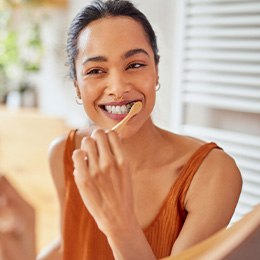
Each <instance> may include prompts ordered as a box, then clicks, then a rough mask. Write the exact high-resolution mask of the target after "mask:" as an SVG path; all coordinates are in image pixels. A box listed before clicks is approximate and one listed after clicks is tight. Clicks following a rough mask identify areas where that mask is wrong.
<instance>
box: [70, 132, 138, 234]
mask: <svg viewBox="0 0 260 260" xmlns="http://www.w3.org/2000/svg"><path fill="white" fill-rule="evenodd" d="M121 147H122V145H121V140H120V139H119V137H118V135H117V134H116V133H115V132H114V131H109V132H104V131H103V130H101V129H99V130H96V131H94V132H93V134H92V135H91V137H85V138H83V140H82V142H81V149H79V150H75V151H74V153H73V161H74V167H75V168H74V177H75V182H76V185H77V187H78V190H79V192H80V195H81V197H82V200H83V202H84V204H85V206H86V207H87V209H88V211H89V212H90V214H91V215H92V216H93V217H94V219H95V221H96V223H97V225H98V227H99V228H100V230H101V231H103V232H104V233H105V235H109V233H110V232H120V231H122V230H123V229H124V227H126V226H127V224H129V221H130V220H131V216H132V217H135V215H134V207H133V191H132V181H131V173H130V170H129V165H128V162H127V160H126V157H125V156H124V153H123V150H122V148H121ZM132 219H134V218H132Z"/></svg>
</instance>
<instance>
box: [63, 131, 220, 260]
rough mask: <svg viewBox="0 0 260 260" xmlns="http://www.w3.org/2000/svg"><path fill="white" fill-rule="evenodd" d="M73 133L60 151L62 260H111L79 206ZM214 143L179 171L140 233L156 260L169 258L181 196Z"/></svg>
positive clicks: (182, 213) (98, 233)
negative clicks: (63, 181) (63, 199)
mask: <svg viewBox="0 0 260 260" xmlns="http://www.w3.org/2000/svg"><path fill="white" fill-rule="evenodd" d="M75 133H76V130H73V131H71V132H70V134H69V136H68V139H67V141H66V146H65V151H64V166H65V185H66V195H65V196H66V197H65V205H64V221H63V249H64V251H63V252H64V257H63V259H64V260H110V259H111V260H112V259H114V257H113V253H112V250H111V248H110V246H109V244H108V241H107V238H106V236H105V235H104V234H103V233H102V232H101V231H100V230H99V229H98V226H97V224H96V222H95V220H94V219H93V217H92V216H91V215H90V213H89V212H88V210H87V209H86V207H85V205H84V204H83V202H82V200H81V197H80V194H79V192H78V189H77V187H76V184H75V182H74V177H73V162H72V158H71V157H72V152H73V150H74V149H75ZM214 148H219V147H218V146H217V145H216V144H215V143H206V144H204V145H202V146H201V147H200V148H199V149H198V150H197V151H196V152H195V153H194V154H193V155H192V156H191V158H190V159H189V160H188V162H187V163H186V164H185V165H184V167H183V168H182V170H181V172H180V175H179V177H178V179H177V180H176V182H175V183H174V184H173V186H172V187H171V189H170V192H169V194H168V195H167V197H166V199H165V201H164V203H163V204H162V206H161V209H160V211H159V212H158V214H157V216H156V217H155V219H154V220H153V221H152V223H151V224H150V225H149V226H148V227H146V228H145V229H144V230H143V232H144V234H145V236H146V238H147V241H148V242H149V244H150V246H151V248H152V250H153V252H154V254H155V256H156V258H157V259H158V258H162V257H167V256H169V255H170V254H171V249H172V246H173V244H174V242H175V240H176V239H177V237H178V235H179V233H180V230H181V228H182V226H183V224H184V221H185V219H186V216H187V212H186V210H185V208H184V200H185V195H186V193H187V191H188V189H189V186H190V183H191V181H192V178H193V176H194V175H195V173H196V171H197V169H198V168H199V167H200V165H201V163H202V162H203V160H204V158H205V157H206V156H207V155H208V154H209V153H210V151H211V150H212V149H214Z"/></svg>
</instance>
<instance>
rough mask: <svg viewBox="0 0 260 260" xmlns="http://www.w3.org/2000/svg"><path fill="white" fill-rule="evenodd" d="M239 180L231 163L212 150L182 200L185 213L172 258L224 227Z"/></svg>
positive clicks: (220, 153)
mask: <svg viewBox="0 0 260 260" xmlns="http://www.w3.org/2000/svg"><path fill="white" fill-rule="evenodd" d="M241 187H242V179H241V175H240V172H239V169H238V168H237V166H236V164H235V162H234V160H233V159H232V158H230V157H229V156H228V155H227V154H225V153H224V152H223V151H220V150H213V151H212V152H211V153H210V154H209V155H208V157H207V158H206V159H205V160H204V162H203V163H202V165H201V167H200V168H199V170H198V172H197V173H196V175H195V176H194V178H193V181H192V183H191V186H190V188H189V190H188V193H187V195H186V200H185V208H186V210H187V212H188V215H187V218H186V221H185V223H184V226H183V228H182V230H181V232H180V235H179V237H178V238H177V240H176V242H175V243H174V245H173V248H172V255H175V254H177V253H179V252H181V251H183V250H184V249H186V248H188V247H190V246H193V245H194V244H196V243H198V242H200V241H202V240H204V239H206V238H207V237H209V236H211V235H212V234H213V233H215V232H217V231H218V230H220V229H222V228H224V227H226V226H227V225H228V223H229V221H230V219H231V217H232V215H233V213H234V210H235V207H236V205H237V202H238V199H239V195H240V192H241Z"/></svg>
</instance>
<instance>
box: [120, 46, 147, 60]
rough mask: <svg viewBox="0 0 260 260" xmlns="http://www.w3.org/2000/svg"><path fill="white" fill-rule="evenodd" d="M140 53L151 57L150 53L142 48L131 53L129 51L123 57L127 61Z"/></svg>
mask: <svg viewBox="0 0 260 260" xmlns="http://www.w3.org/2000/svg"><path fill="white" fill-rule="evenodd" d="M139 53H143V54H145V55H147V56H148V57H149V54H148V52H147V51H146V50H144V49H141V48H139V49H132V50H129V51H127V52H126V53H125V54H124V55H123V57H124V58H125V59H127V58H130V57H132V56H134V55H136V54H139Z"/></svg>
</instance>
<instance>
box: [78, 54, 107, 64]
mask: <svg viewBox="0 0 260 260" xmlns="http://www.w3.org/2000/svg"><path fill="white" fill-rule="evenodd" d="M90 61H94V62H100V61H101V62H105V61H107V58H106V57H104V56H94V57H89V58H86V59H84V60H83V62H82V65H85V64H86V63H88V62H90Z"/></svg>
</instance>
